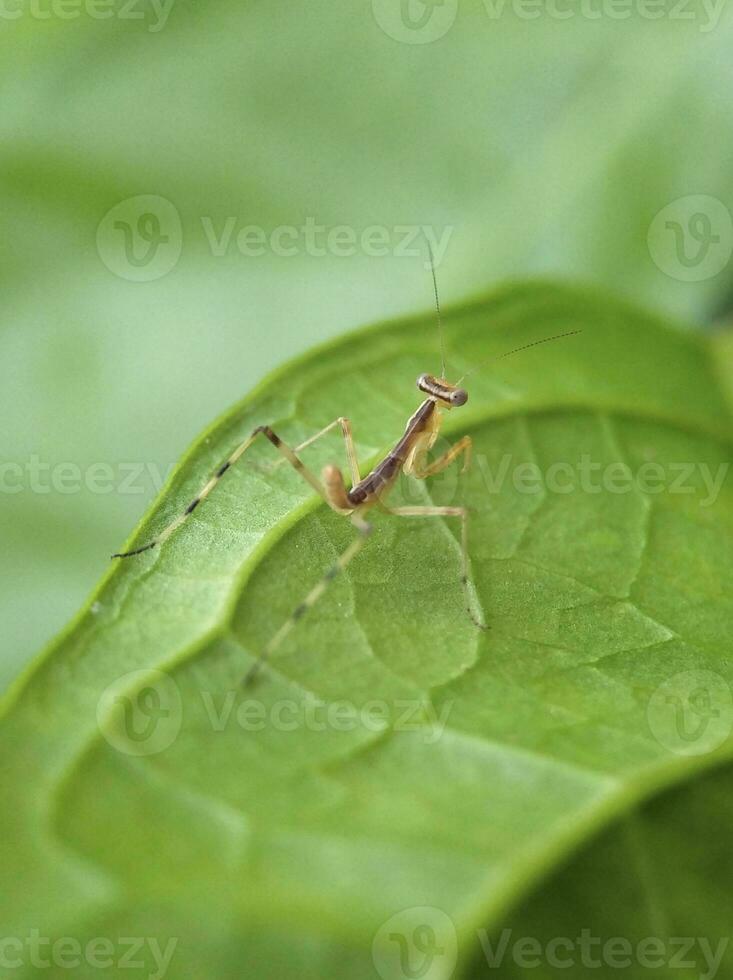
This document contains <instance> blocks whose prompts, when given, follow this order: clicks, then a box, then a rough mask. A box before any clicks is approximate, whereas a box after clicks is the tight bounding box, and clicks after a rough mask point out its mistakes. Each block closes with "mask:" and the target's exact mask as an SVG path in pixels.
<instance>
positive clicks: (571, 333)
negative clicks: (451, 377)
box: [456, 330, 583, 385]
mask: <svg viewBox="0 0 733 980" xmlns="http://www.w3.org/2000/svg"><path fill="white" fill-rule="evenodd" d="M582 332H583V331H582V330H568V331H567V332H566V333H556V334H554V335H553V336H552V337H543V338H542V340H533V341H532V343H531V344H522V346H521V347H515V348H514V349H513V350H508V351H507V352H506V354H499V356H498V357H496V358H491V357H489V358H487V359H486V360H485V361H482V362H481V363H480V364H477V365H476V367H475V368H471V370H470V371H466V373H465V374H464V375H463V376H462V377H460V378H459V379H458V381H456V384H457V385H459V384H460V383H461V382H462V381H463V380H464V378H468V377H470V376H471V375H472V374H475V373H476V372H477V371H479V370H480V369H481V368H482V367H485V366H486V365H487V364H489V363H490V362H491V361H492V360H496V361H501V360H503V358H505V357H510V356H511V355H512V354H519V353H520V351H523V350H529V348H530V347H539V345H540V344H549V343H550V341H551V340H562V338H563V337H574V336H575V335H576V334H579V333H582Z"/></svg>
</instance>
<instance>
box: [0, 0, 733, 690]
mask: <svg viewBox="0 0 733 980" xmlns="http://www.w3.org/2000/svg"><path fill="white" fill-rule="evenodd" d="M409 2H410V4H411V5H412V6H415V7H419V5H420V0H409ZM679 2H682V3H683V6H682V7H678V6H677V5H678V3H679ZM400 3H401V0H373V2H365V0H340V2H339V3H338V4H334V3H333V2H332V0H308V2H307V3H298V4H293V3H286V2H283V0H279V2H278V0H274V2H270V3H267V2H259V3H256V2H252V0H249V2H247V0H219V2H217V3H216V4H202V3H199V2H193V0H175V2H174V3H172V4H171V3H170V0H160V2H158V0H113V2H112V3H110V4H109V5H107V4H106V3H104V2H102V3H99V4H96V2H95V0H78V2H75V0H33V2H31V0H7V5H8V7H9V8H12V9H13V10H15V8H18V9H21V8H22V10H23V11H26V16H21V17H19V18H18V19H14V20H8V19H3V20H2V27H3V30H2V32H1V36H0V50H2V59H1V60H0V81H1V82H2V91H3V97H2V109H3V112H2V119H3V129H2V140H3V143H2V145H3V149H4V151H5V152H4V169H3V173H4V175H5V190H4V196H3V216H4V219H5V225H6V228H7V232H6V234H4V235H3V236H0V283H1V284H2V289H3V319H2V324H1V329H0V338H1V340H0V343H2V348H1V351H2V354H1V356H0V388H1V389H2V391H3V392H4V394H5V396H6V397H5V399H4V404H3V423H4V426H3V436H4V440H3V460H2V463H5V462H10V463H11V474H9V475H8V478H7V482H8V484H9V485H11V486H12V485H13V484H14V483H16V481H17V478H16V477H14V476H12V469H13V468H14V467H15V466H21V467H22V468H23V472H24V478H23V479H22V492H18V493H6V494H4V495H3V500H2V504H3V506H2V509H1V512H0V536H2V541H3V547H4V554H5V558H6V560H5V562H4V563H3V565H2V566H0V618H2V621H3V624H4V629H5V633H4V636H5V640H6V645H7V652H6V656H5V657H4V658H3V662H2V663H1V664H0V687H2V688H3V689H4V687H5V685H6V683H7V682H9V681H10V680H11V679H12V678H13V677H14V676H15V675H16V673H17V671H18V670H19V669H20V667H21V666H22V664H23V663H24V662H25V661H26V659H27V658H29V657H30V656H31V655H32V654H33V652H34V651H35V650H36V649H37V648H38V647H39V646H40V645H41V644H42V643H45V642H46V641H47V640H48V639H49V638H50V637H51V636H53V635H54V634H55V633H56V631H57V630H58V629H59V627H60V625H61V624H62V623H63V622H65V621H66V620H67V619H68V618H69V617H70V616H71V615H72V614H73V612H74V611H75V610H76V609H77V608H78V607H79V605H80V603H81V601H82V599H83V596H84V595H85V594H86V593H87V592H88V590H89V587H90V584H91V583H92V582H94V581H95V580H96V579H97V578H98V577H99V575H100V574H101V573H102V569H103V558H102V557H101V555H102V552H101V550H100V547H99V542H100V541H101V540H104V539H106V538H108V537H109V538H113V539H115V540H116V539H118V538H120V537H122V536H123V535H124V534H125V533H126V531H127V529H128V528H129V527H130V526H131V525H132V524H133V522H135V521H136V520H137V519H138V517H139V515H140V513H142V511H143V510H144V509H145V501H146V500H147V499H148V498H152V496H153V493H154V492H157V489H158V487H157V485H156V484H157V480H154V479H151V478H150V476H149V475H148V474H147V473H146V472H145V471H144V472H143V473H141V474H140V476H139V478H138V479H137V481H136V485H135V492H134V493H132V492H130V493H128V492H125V491H124V490H123V489H120V486H121V484H122V481H123V479H124V477H125V474H124V472H123V473H121V472H120V466H121V465H125V464H130V463H138V464H140V465H142V464H145V465H146V466H150V467H151V469H152V470H153V473H160V474H165V473H166V472H167V469H168V466H169V464H171V463H172V462H173V461H174V460H176V459H177V458H178V457H179V456H180V454H181V453H182V452H183V449H184V447H185V446H186V445H187V444H188V443H189V442H190V440H191V437H192V434H193V433H195V432H198V431H199V430H200V428H201V420H202V419H209V418H213V417H214V416H215V415H218V414H219V413H220V412H221V411H222V410H223V409H224V407H226V406H228V405H230V404H231V403H233V402H234V401H235V400H236V399H239V398H240V397H241V395H242V393H244V392H246V391H248V390H250V389H251V387H252V386H253V385H254V384H255V382H256V381H257V380H259V379H260V378H261V377H262V376H263V374H264V373H265V372H266V371H268V370H270V369H271V368H272V367H273V366H274V365H276V364H277V363H279V362H280V361H281V360H282V359H283V357H284V356H291V355H292V354H293V353H297V352H299V351H302V350H305V349H307V348H308V347H309V346H310V345H312V344H313V343H316V342H320V341H323V340H324V339H326V338H328V337H329V336H333V335H334V334H335V333H336V332H340V331H343V330H345V329H349V328H351V327H354V326H357V325H358V324H362V323H366V322H372V321H376V320H381V319H384V318H386V317H393V316H396V315H402V314H404V313H408V312H409V313H412V312H414V311H417V310H421V309H422V308H423V307H424V306H425V305H426V304H427V303H428V301H429V295H430V282H429V274H428V272H427V270H426V269H425V268H424V265H423V261H424V252H422V253H421V251H420V250H421V248H422V241H421V238H419V237H418V238H416V239H415V240H414V241H413V242H412V243H411V244H410V243H409V237H408V236H409V235H411V234H413V232H414V229H415V228H417V227H420V226H428V227H429V228H431V229H432V230H433V231H434V232H435V234H436V235H437V236H441V235H442V234H443V233H444V232H447V233H449V234H450V240H449V244H448V248H447V250H446V252H445V258H444V261H443V262H442V263H441V264H440V268H439V278H440V289H441V296H442V298H443V299H444V300H445V301H446V302H447V301H448V300H452V301H456V300H458V299H463V298H465V297H466V296H470V295H473V294H474V293H475V292H476V291H478V290H483V289H485V288H486V287H487V284H488V283H489V282H492V283H496V282H500V281H502V280H504V279H505V278H506V277H516V276H521V277H523V278H524V277H528V276H531V275H537V274H541V275H552V276H562V277H568V278H572V279H573V280H580V281H590V282H593V283H597V284H599V285H601V286H604V287H606V288H611V289H614V290H617V291H621V292H623V294H624V295H625V296H627V297H628V298H630V299H632V300H634V301H637V302H644V303H648V304H650V305H652V306H653V307H654V308H655V309H658V310H660V311H662V312H665V313H667V314H670V315H674V316H689V318H690V320H691V321H693V322H694V323H697V324H700V323H707V322H709V321H710V320H711V319H712V318H713V317H715V316H716V315H717V314H718V313H719V312H720V311H721V309H723V308H724V304H725V303H726V302H727V299H728V297H729V295H730V293H731V282H732V279H731V271H732V270H733V263H731V262H728V264H727V265H726V266H725V268H724V269H723V270H721V271H720V272H719V273H718V274H717V275H714V274H712V272H714V271H715V270H712V271H711V270H709V269H708V267H707V265H703V266H700V267H699V268H696V269H695V270H693V271H695V272H696V273H698V274H700V275H703V274H705V277H704V278H701V279H700V280H699V281H695V282H690V281H687V278H686V276H685V275H684V274H682V275H679V272H680V268H679V266H677V270H676V268H675V262H674V254H673V253H672V252H671V249H672V246H673V243H674V241H675V239H674V235H673V232H671V231H669V232H668V234H667V237H666V245H667V248H669V249H670V254H669V258H670V259H672V262H671V265H670V264H667V263H665V262H662V267H660V266H659V265H658V264H657V262H656V261H655V257H656V258H657V259H658V257H659V256H658V255H656V254H655V256H653V255H652V253H651V252H650V249H649V246H648V241H647V239H648V233H649V230H650V226H651V224H652V222H653V220H654V218H655V215H657V214H658V213H659V212H660V211H662V209H664V208H666V207H667V206H668V205H670V204H672V203H673V202H675V201H678V200H679V199H683V202H684V200H685V199H688V198H690V197H696V196H700V195H703V196H707V197H708V198H714V199H717V200H718V201H719V202H720V206H721V207H723V206H727V207H728V208H729V209H733V171H732V169H731V167H730V165H729V161H730V159H731V157H732V156H733V127H731V126H730V109H729V102H728V99H727V98H725V97H724V96H722V95H721V93H725V92H728V91H729V89H730V51H731V47H732V46H733V9H732V8H731V5H730V4H725V3H718V2H717V0H715V2H713V0H704V2H703V0H695V2H688V0H668V2H667V3H664V4H657V6H658V7H659V9H657V7H656V6H655V3H656V0H652V2H651V3H649V4H647V3H646V0H634V2H633V3H630V2H629V3H627V2H625V0H620V2H619V3H618V9H616V7H615V6H614V3H613V2H612V0H585V3H584V4H581V3H573V4H568V10H567V11H566V10H564V9H559V10H558V11H557V13H558V16H555V6H558V7H559V8H562V7H563V0H558V3H557V4H556V5H553V4H552V3H551V2H549V0H548V2H547V4H544V3H543V4H541V5H540V7H539V8H538V9H534V5H533V3H532V2H530V3H529V4H528V5H527V7H526V9H525V6H524V5H523V3H522V2H521V0H516V2H515V0H506V2H503V0H446V3H445V4H444V5H443V6H444V7H446V8H451V7H452V8H453V9H454V10H456V9H457V17H456V20H455V23H454V24H453V25H452V27H451V29H450V30H449V31H448V32H447V33H446V34H445V36H444V37H442V38H439V39H437V40H436V41H435V43H430V44H417V45H410V44H403V43H400V42H399V41H398V40H395V39H394V38H393V37H391V36H389V34H388V33H386V32H385V31H384V30H383V29H382V28H381V27H380V26H379V24H378V22H377V19H376V17H375V13H374V11H375V9H377V8H378V7H379V6H380V4H381V6H382V8H385V7H389V6H392V7H393V8H394V9H397V8H399V6H400ZM108 6H109V9H108ZM55 7H58V9H59V11H60V13H59V15H58V16H54V17H51V18H49V19H38V18H37V17H36V16H34V15H33V13H32V11H33V9H34V8H35V9H40V10H41V11H42V14H43V13H44V12H47V11H48V10H49V8H50V9H52V10H53V9H54V8H55ZM647 7H648V8H649V10H648V11H647ZM62 8H63V11H62ZM652 8H654V9H652ZM156 10H158V11H161V14H160V16H159V15H158V14H156ZM123 11H128V14H125V13H123ZM568 12H572V13H573V16H570V17H566V13H568ZM64 13H68V15H69V19H68V20H67V19H65V16H64V15H63V14H64ZM133 13H134V14H136V15H138V14H141V15H143V16H141V17H138V16H134V17H133V16H131V14H133ZM102 14H103V15H104V16H101V15H102ZM165 14H168V17H167V20H165V24H164V26H163V27H162V28H161V29H158V26H159V24H160V21H161V20H164V19H165ZM536 14H540V16H535V15H536ZM647 15H648V16H649V18H650V19H647ZM29 107H32V108H31V109H30V111H32V113H33V126H32V127H29V126H28V124H27V120H28V114H29ZM140 194H145V195H151V194H152V195H159V196H161V197H163V198H165V199H166V200H168V201H170V202H171V203H172V204H173V205H175V207H176V208H177V210H178V212H179V214H180V217H181V222H182V227H183V251H182V254H181V258H180V261H179V263H178V265H177V266H176V267H175V269H173V270H172V271H171V272H170V273H169V274H168V275H166V276H164V277H163V278H161V279H159V280H156V281H154V282H149V283H144V284H141V283H136V282H129V281H126V280H125V279H122V278H119V277H118V276H115V275H114V274H113V273H112V272H111V271H110V270H109V269H108V268H107V266H106V265H105V264H104V262H103V261H102V257H101V256H100V254H99V252H98V249H97V245H96V240H97V239H96V233H97V228H98V226H99V224H100V222H101V221H102V219H103V218H104V216H105V215H106V214H107V213H108V212H109V210H110V209H111V208H113V207H114V206H116V205H118V204H119V203H120V201H122V200H125V199H128V198H131V197H133V196H136V195H140ZM693 216H694V212H693V214H689V212H687V211H686V210H685V206H684V203H683V205H682V206H681V209H680V212H679V213H676V214H673V215H670V216H669V217H670V218H671V219H672V221H673V222H674V221H676V222H677V223H679V224H681V225H682V226H683V227H684V224H685V221H686V219H689V218H692V217H693ZM230 219H232V220H234V222H235V231H234V233H233V234H232V236H231V240H230V242H229V245H228V247H225V248H224V252H225V254H224V255H221V254H220V252H221V250H220V249H217V250H215V249H214V248H212V245H211V238H210V236H207V233H206V231H205V223H206V222H210V225H209V224H207V225H206V227H213V238H214V240H215V241H220V240H221V238H222V235H223V230H224V228H225V227H226V224H227V222H228V221H229V220H230ZM308 219H312V220H313V221H314V222H315V223H316V224H319V225H321V226H323V227H324V228H328V229H334V228H339V227H343V226H346V227H347V228H348V229H352V230H353V231H354V232H356V233H357V234H358V235H361V233H362V231H363V230H364V229H367V228H369V227H370V226H371V227H373V226H375V225H376V226H378V227H380V228H383V229H385V231H386V233H387V234H388V236H389V246H388V247H387V252H388V255H386V256H384V257H381V256H379V255H378V256H375V257H371V256H370V255H368V254H366V253H365V251H364V250H363V249H362V248H361V247H358V248H357V249H356V253H355V254H354V255H353V256H344V255H340V254H337V253H336V252H335V251H331V250H329V249H324V248H322V242H320V241H319V245H318V253H319V254H312V253H313V250H310V251H309V250H308V249H307V248H306V247H305V246H304V243H303V238H302V236H300V238H299V242H298V254H297V255H294V256H288V255H285V256H283V255H280V254H276V253H275V252H274V251H273V250H272V249H271V248H270V247H269V246H268V248H267V249H266V254H265V255H262V256H259V255H251V254H246V253H245V254H243V253H242V252H241V251H240V250H239V249H238V247H237V234H238V233H239V232H240V231H242V230H243V229H245V228H246V227H247V226H250V225H252V226H255V227H259V228H261V229H262V230H263V232H265V233H266V234H267V235H268V236H269V235H270V234H271V233H272V232H273V231H274V230H275V229H277V228H280V227H282V226H288V227H290V226H294V227H296V228H300V227H302V226H303V224H304V222H306V220H308ZM405 226H406V228H407V234H405V231H404V230H403V231H402V232H400V231H399V230H398V229H400V228H403V229H404V228H405ZM695 231H696V225H695V222H691V238H690V242H689V246H688V248H689V251H690V254H691V255H694V254H695V253H696V251H697V249H698V247H700V248H702V245H701V244H700V243H699V242H697V240H696V239H695V237H694V235H695ZM713 231H714V233H715V234H717V235H718V236H719V237H720V238H721V242H720V243H719V245H718V248H720V249H723V250H724V249H725V248H726V247H727V246H728V245H729V237H730V236H729V234H728V233H726V232H725V229H723V228H719V227H718V226H717V224H715V227H714V228H713ZM321 237H322V238H323V237H325V232H324V233H323V234H322V236H321ZM287 244H288V242H287V238H286V245H287ZM405 247H407V249H408V254H407V256H405V254H404V252H405ZM322 251H326V252H327V254H325V255H323V254H320V253H321V252H322ZM347 251H348V250H347ZM378 251H380V250H379V249H378ZM712 251H713V252H715V251H716V249H712ZM409 253H412V254H409ZM675 271H677V273H678V274H677V275H675ZM684 271H685V270H684V269H682V273H684ZM34 457H38V458H39V460H40V461H41V462H42V463H43V464H45V465H46V466H49V467H51V468H53V470H54V471H55V470H56V468H57V467H68V466H69V465H71V466H72V467H73V466H77V467H79V468H80V469H81V471H82V473H83V474H84V476H86V474H87V473H88V472H89V471H90V470H91V468H92V467H94V466H98V465H99V464H100V463H101V464H102V465H103V466H106V467H112V468H113V470H114V473H115V479H114V484H113V485H114V487H115V491H116V492H109V493H107V494H104V493H100V492H94V491H93V490H91V489H90V488H89V487H88V486H85V485H84V484H85V481H84V480H83V479H82V480H81V481H80V483H81V486H80V489H79V492H74V493H65V492H61V491H59V490H57V489H55V488H52V489H51V491H49V492H41V491H40V490H39V491H38V492H36V490H35V489H34V487H33V485H32V480H31V478H29V475H28V473H27V469H26V467H28V465H29V463H30V461H31V460H32V459H33V458H34ZM0 465H2V464H0ZM39 482H41V483H43V484H44V485H45V486H48V483H49V480H48V477H47V476H46V477H44V478H43V479H42V480H41V481H39ZM110 490H111V488H110ZM72 527H73V529H74V530H73V547H69V537H70V532H69V528H72ZM39 591H40V592H42V594H43V596H44V602H43V604H42V607H41V608H39V604H38V602H37V600H36V596H37V594H38V592H39Z"/></svg>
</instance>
